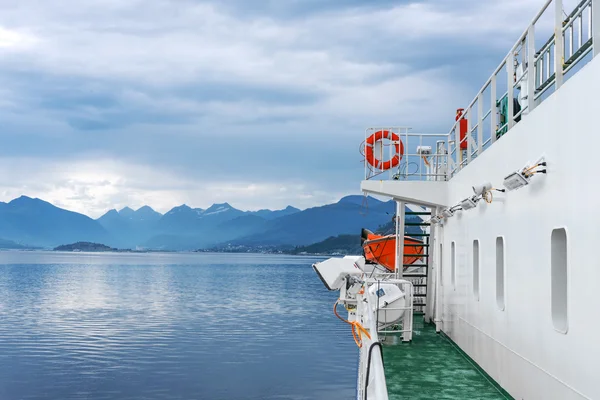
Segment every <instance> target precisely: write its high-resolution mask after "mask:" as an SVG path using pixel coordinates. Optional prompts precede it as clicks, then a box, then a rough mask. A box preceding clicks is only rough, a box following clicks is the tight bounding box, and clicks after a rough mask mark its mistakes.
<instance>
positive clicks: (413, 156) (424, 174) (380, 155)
mask: <svg viewBox="0 0 600 400" xmlns="http://www.w3.org/2000/svg"><path fill="white" fill-rule="evenodd" d="M379 132H394V134H395V135H396V136H397V137H398V140H394V139H387V138H386V139H384V140H381V141H380V142H379V143H376V144H375V146H373V147H372V151H373V155H374V157H375V158H376V159H377V160H393V159H394V157H395V156H396V150H397V149H398V146H401V147H400V153H401V156H400V157H398V160H397V165H395V166H393V167H392V168H387V169H386V168H383V167H382V165H381V164H377V163H376V165H372V164H370V163H369V162H368V160H367V159H366V156H365V179H371V178H375V177H380V178H379V179H381V178H383V177H387V178H388V179H393V180H446V172H447V166H446V165H447V159H448V157H447V154H446V140H448V135H445V134H427V133H412V132H410V128H406V127H393V126H392V127H374V128H367V129H366V130H365V142H364V147H363V151H364V153H365V154H366V146H369V143H368V138H369V137H371V136H373V135H380V134H379Z"/></svg>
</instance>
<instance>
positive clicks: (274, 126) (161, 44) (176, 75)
mask: <svg viewBox="0 0 600 400" xmlns="http://www.w3.org/2000/svg"><path fill="white" fill-rule="evenodd" d="M364 3H365V2H359V1H356V0H344V1H329V2H327V1H325V2H324V1H313V0H303V1H300V0H278V1H262V2H246V1H241V0H227V1H220V2H216V1H215V2H200V1H192V0H179V1H167V0H145V1H140V0H130V1H122V0H121V1H115V0H110V1H107V0H103V1H100V0H88V1H85V2H81V1H74V0H64V1H61V2H58V3H57V2H47V1H40V0H21V1H19V2H0V68H1V70H0V71H1V73H0V88H2V89H0V120H1V121H2V125H1V131H0V137H1V139H2V145H1V146H0V157H2V158H3V159H4V161H3V162H1V163H0V173H2V175H3V176H4V178H2V179H0V183H1V184H2V186H0V193H1V197H2V198H1V199H0V200H7V199H10V198H11V197H12V196H15V195H19V194H21V193H24V194H28V195H34V196H39V197H42V198H45V199H48V200H52V201H55V202H56V203H58V204H60V205H62V206H64V207H67V208H69V209H73V210H77V211H83V212H86V213H88V214H90V215H93V216H97V215H99V214H100V213H102V212H104V211H106V210H107V209H109V208H112V207H114V206H117V207H120V206H124V205H130V206H133V207H138V206H141V205H143V204H146V203H148V204H149V205H151V206H154V207H156V208H158V209H161V210H163V211H164V210H166V209H168V208H170V207H171V206H173V205H176V204H178V203H181V202H186V203H188V204H191V205H193V206H197V207H206V206H208V205H210V204H211V203H212V202H217V201H223V200H226V201H230V202H231V203H232V204H234V205H236V206H238V207H240V208H251V209H252V208H262V207H283V206H285V205H287V204H293V205H296V206H298V207H308V206H311V205H316V204H320V203H322V202H325V201H331V200H333V199H335V198H336V197H339V196H341V195H343V194H345V193H349V192H353V193H356V192H357V191H358V189H359V181H360V179H361V177H362V165H361V163H360V155H359V154H358V151H357V149H358V145H359V144H360V142H361V141H362V138H363V136H364V129H365V128H366V127H368V126H372V125H381V124H396V125H398V124H401V125H408V126H413V127H414V128H416V129H418V130H419V131H429V132H444V131H446V130H448V129H449V127H450V125H451V124H452V122H453V117H454V110H455V109H456V108H457V107H458V106H461V105H465V103H468V102H469V101H470V99H471V97H472V96H473V95H474V94H475V91H476V90H477V89H478V88H479V87H480V86H481V83H482V82H483V81H484V80H485V79H487V77H488V75H489V74H490V73H491V71H492V69H493V68H494V67H495V66H496V65H497V63H498V61H499V60H500V59H501V58H502V57H503V56H504V55H505V54H506V52H507V51H508V49H509V48H510V46H511V45H512V43H513V41H514V40H515V39H516V38H517V37H518V35H519V34H520V33H521V32H522V31H523V30H524V28H525V26H526V24H527V23H528V22H529V20H530V19H531V17H532V16H533V15H534V14H535V12H536V11H537V8H539V7H540V6H541V4H538V3H539V2H538V1H535V0H526V1H523V0H508V1H505V2H502V3H501V4H500V3H498V2H495V1H491V0H485V1H474V0H460V1H457V2H451V3H452V4H450V3H449V2H445V1H441V0H439V1H428V2H425V1H413V2H411V1H378V2H370V3H369V5H368V6H364V5H363V4H364ZM6 174H7V175H6Z"/></svg>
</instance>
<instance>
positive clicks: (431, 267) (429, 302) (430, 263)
mask: <svg viewBox="0 0 600 400" xmlns="http://www.w3.org/2000/svg"><path fill="white" fill-rule="evenodd" d="M440 212H441V210H440V209H439V208H432V209H431V213H432V215H439V214H440ZM425 228H427V227H425ZM435 228H436V226H435V225H430V226H429V247H428V248H427V249H426V250H427V251H426V252H424V253H426V254H427V255H428V257H427V258H426V259H425V260H424V261H425V264H427V267H425V268H426V270H427V271H426V274H427V282H426V284H427V287H426V294H427V297H426V298H425V321H426V322H431V321H432V319H433V299H434V295H435V289H434V283H435V279H434V274H433V272H435V270H436V269H437V267H438V266H437V262H435V257H434V255H435V247H436V246H437V243H438V240H437V238H436V236H435V234H436V229H435ZM440 229H441V228H440Z"/></svg>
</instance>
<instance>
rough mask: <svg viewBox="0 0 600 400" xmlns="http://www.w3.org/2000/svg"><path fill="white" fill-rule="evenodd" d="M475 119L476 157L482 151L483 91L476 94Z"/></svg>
mask: <svg viewBox="0 0 600 400" xmlns="http://www.w3.org/2000/svg"><path fill="white" fill-rule="evenodd" d="M484 90H485V89H484ZM477 120H478V122H477V157H479V156H480V155H481V152H482V151H483V91H481V92H479V95H477Z"/></svg>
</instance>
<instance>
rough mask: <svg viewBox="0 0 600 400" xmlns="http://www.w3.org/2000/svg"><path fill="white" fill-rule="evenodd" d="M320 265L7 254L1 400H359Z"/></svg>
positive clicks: (353, 357) (0, 261) (2, 256)
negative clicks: (319, 274) (320, 276)
mask: <svg viewBox="0 0 600 400" xmlns="http://www.w3.org/2000/svg"><path fill="white" fill-rule="evenodd" d="M314 261H315V259H311V258H300V257H288V256H262V255H245V254H244V255H216V254H77V253H75V254H63V253H44V252H32V253H20V252H0V399H1V400H12V399H115V398H118V399H211V400H212V399H214V400H218V399H248V400H250V399H257V400H258V399H261V400H262V399H290V400H291V399H333V400H336V399H351V398H352V397H353V396H354V387H355V376H356V364H357V350H356V346H355V345H354V342H353V341H352V338H351V334H350V330H349V329H348V328H347V327H346V326H344V324H343V323H341V322H340V321H339V320H337V319H336V318H335V317H334V316H333V314H332V311H331V309H332V305H333V302H334V301H335V297H336V296H335V294H334V293H330V292H328V291H327V290H326V289H325V288H324V286H323V284H322V283H321V282H320V281H319V279H318V278H317V277H316V275H315V274H314V272H313V271H312V268H310V265H311V263H312V262H314Z"/></svg>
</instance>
